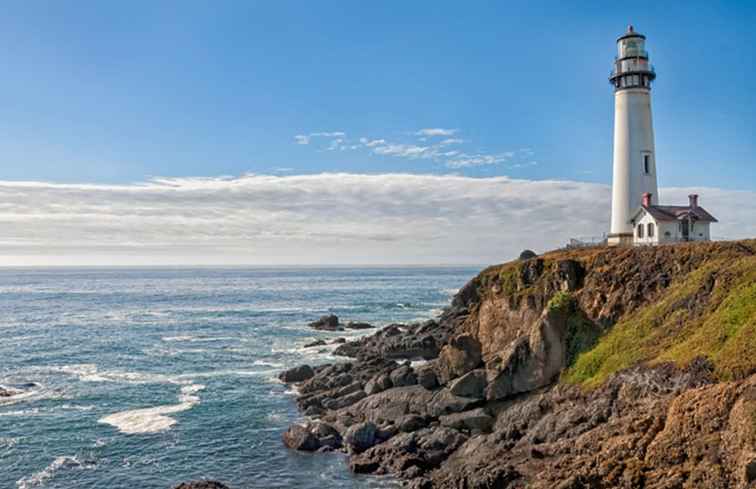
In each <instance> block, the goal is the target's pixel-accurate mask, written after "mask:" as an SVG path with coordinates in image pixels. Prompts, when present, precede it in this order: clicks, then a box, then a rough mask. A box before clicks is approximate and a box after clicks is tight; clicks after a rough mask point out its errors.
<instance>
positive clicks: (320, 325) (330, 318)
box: [308, 314, 342, 331]
mask: <svg viewBox="0 0 756 489" xmlns="http://www.w3.org/2000/svg"><path fill="white" fill-rule="evenodd" d="M308 326H309V327H311V328H314V329H318V330H322V331H338V330H340V329H342V328H341V326H340V325H339V318H338V317H337V316H335V315H333V314H329V315H327V316H321V318H320V319H318V320H317V321H313V322H311V323H310V324H308Z"/></svg>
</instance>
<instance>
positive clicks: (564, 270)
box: [557, 260, 585, 291]
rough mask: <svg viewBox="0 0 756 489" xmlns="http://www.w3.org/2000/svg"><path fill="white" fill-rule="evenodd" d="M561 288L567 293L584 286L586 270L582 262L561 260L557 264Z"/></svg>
mask: <svg viewBox="0 0 756 489" xmlns="http://www.w3.org/2000/svg"><path fill="white" fill-rule="evenodd" d="M557 270H558V275H559V279H560V280H561V282H562V284H561V288H562V290H565V291H573V290H577V289H579V288H580V287H582V285H583V276H584V275H585V269H584V268H583V265H581V264H580V262H578V261H576V260H561V261H560V262H558V263H557Z"/></svg>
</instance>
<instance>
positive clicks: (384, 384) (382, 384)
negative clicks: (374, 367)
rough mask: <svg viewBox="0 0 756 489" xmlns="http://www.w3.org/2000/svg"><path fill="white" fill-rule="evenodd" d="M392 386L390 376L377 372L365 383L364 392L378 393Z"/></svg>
mask: <svg viewBox="0 0 756 489" xmlns="http://www.w3.org/2000/svg"><path fill="white" fill-rule="evenodd" d="M393 386H394V384H393V382H392V381H391V376H390V375H388V374H378V375H376V376H375V377H373V378H372V379H370V380H369V381H368V383H367V384H365V393H366V394H367V395H369V396H372V395H373V394H378V393H379V392H383V391H385V390H386V389H391V388H392V387H393Z"/></svg>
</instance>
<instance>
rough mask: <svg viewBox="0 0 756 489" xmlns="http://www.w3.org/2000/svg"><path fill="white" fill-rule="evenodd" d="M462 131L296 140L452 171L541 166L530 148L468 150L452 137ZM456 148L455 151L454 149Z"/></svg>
mask: <svg viewBox="0 0 756 489" xmlns="http://www.w3.org/2000/svg"><path fill="white" fill-rule="evenodd" d="M459 132H460V130H459V129H444V128H426V129H420V130H418V131H416V132H413V133H411V135H412V136H414V139H413V140H412V141H406V140H405V141H391V140H389V139H388V138H385V137H384V138H367V137H360V138H358V139H356V140H350V139H348V138H347V137H346V134H345V133H344V132H341V131H339V132H313V133H310V134H307V135H304V134H299V135H296V136H294V139H295V142H296V143H297V144H303V145H306V144H310V142H312V141H313V138H315V137H320V138H323V141H322V145H321V150H323V151H355V150H363V151H366V152H367V153H368V154H373V155H376V156H384V157H392V158H402V159H408V160H430V161H433V162H435V163H440V164H443V165H444V166H446V167H447V168H451V169H455V170H458V169H464V168H473V167H482V166H493V165H507V167H508V168H510V169H515V168H524V167H527V166H534V165H537V162H536V161H534V159H533V156H534V153H533V150H532V149H530V148H524V149H519V150H516V151H503V152H486V151H480V150H476V151H472V150H470V149H464V148H462V147H461V145H465V144H466V143H469V141H467V140H465V139H462V138H460V137H452V136H455V135H457V134H458V133H459ZM450 147H453V148H455V149H451V148H450Z"/></svg>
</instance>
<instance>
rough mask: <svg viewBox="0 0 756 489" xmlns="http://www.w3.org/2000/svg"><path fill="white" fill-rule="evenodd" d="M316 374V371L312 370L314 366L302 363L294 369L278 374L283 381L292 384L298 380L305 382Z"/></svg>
mask: <svg viewBox="0 0 756 489" xmlns="http://www.w3.org/2000/svg"><path fill="white" fill-rule="evenodd" d="M314 376H315V372H314V371H313V370H312V367H310V366H309V365H300V366H299V367H294V368H292V369H289V370H286V371H284V372H281V373H280V374H279V375H278V378H279V380H281V382H285V383H287V384H292V383H296V382H304V381H305V380H309V379H311V378H312V377H314Z"/></svg>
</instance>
